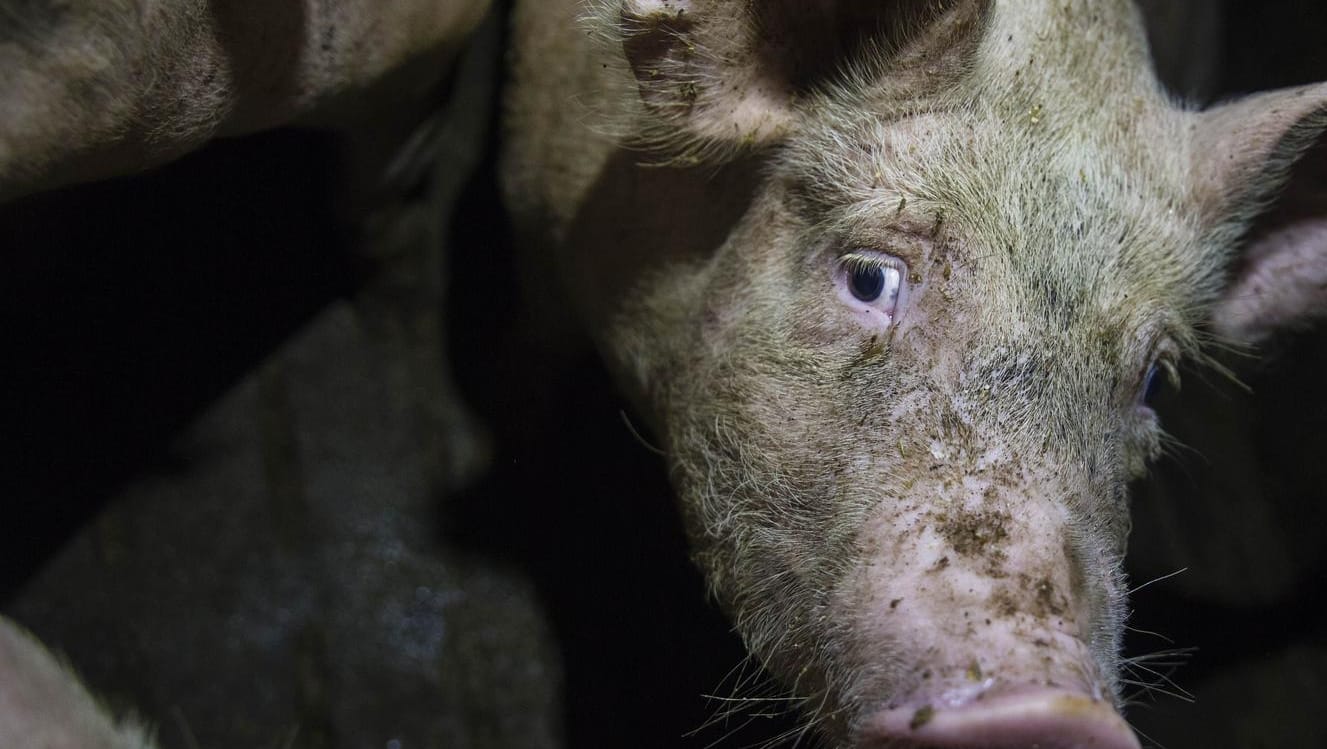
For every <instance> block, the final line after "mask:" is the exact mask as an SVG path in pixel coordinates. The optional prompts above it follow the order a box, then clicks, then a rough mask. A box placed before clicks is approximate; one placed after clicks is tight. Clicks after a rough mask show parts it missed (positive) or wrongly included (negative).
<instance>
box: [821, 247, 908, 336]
mask: <svg viewBox="0 0 1327 749" xmlns="http://www.w3.org/2000/svg"><path fill="white" fill-rule="evenodd" d="M906 272H907V268H906V266H905V265H904V263H903V261H902V260H899V259H898V258H896V257H893V256H891V255H885V254H883V253H877V252H868V251H865V250H863V251H859V252H853V253H850V254H847V255H844V256H843V257H842V258H840V259H839V269H838V274H837V276H838V277H837V280H836V285H837V286H838V287H839V297H840V298H841V299H842V300H843V301H844V302H845V303H846V304H847V305H848V306H849V307H850V308H852V309H853V310H854V311H855V312H856V313H857V314H858V316H859V317H861V318H862V319H863V321H864V322H868V323H869V324H872V326H873V327H874V326H878V325H881V324H884V325H888V324H890V323H892V322H893V321H894V318H895V317H896V316H897V314H896V313H897V310H898V306H899V297H900V295H901V294H902V292H903V279H904V277H905V274H906Z"/></svg>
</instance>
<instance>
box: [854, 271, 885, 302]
mask: <svg viewBox="0 0 1327 749" xmlns="http://www.w3.org/2000/svg"><path fill="white" fill-rule="evenodd" d="M848 290H849V291H851V292H852V295H853V296H854V297H856V298H857V299H858V300H860V301H863V302H874V301H876V300H878V299H879V298H880V296H881V295H882V294H884V293H885V269H884V268H882V267H880V266H878V265H866V264H861V265H857V266H856V267H854V268H852V270H851V272H850V273H849V275H848Z"/></svg>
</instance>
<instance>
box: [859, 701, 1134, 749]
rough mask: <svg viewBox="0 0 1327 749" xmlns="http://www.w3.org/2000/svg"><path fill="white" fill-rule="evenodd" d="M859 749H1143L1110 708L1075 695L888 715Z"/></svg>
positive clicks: (873, 721)
mask: <svg viewBox="0 0 1327 749" xmlns="http://www.w3.org/2000/svg"><path fill="white" fill-rule="evenodd" d="M857 747H858V748H859V749H885V748H886V747H889V749H902V748H903V747H917V748H919V749H920V748H922V747H929V748H931V749H942V748H945V747H951V748H952V749H976V748H977V747H981V748H982V749H1029V747H1033V748H1035V749H1139V743H1138V739H1137V738H1136V737H1135V736H1134V734H1133V731H1131V730H1129V727H1128V725H1126V724H1125V722H1124V721H1123V720H1122V719H1121V718H1120V716H1119V715H1118V714H1116V713H1115V711H1114V710H1113V709H1112V708H1111V707H1110V705H1109V704H1107V703H1104V702H1101V701H1099V700H1092V699H1089V698H1087V697H1084V696H1082V695H1079V694H1075V693H1073V692H1065V691H1057V690H1026V691H1018V692H1006V693H1003V694H995V693H987V694H984V695H982V696H980V697H977V698H976V699H974V700H971V701H970V702H968V703H967V704H964V705H958V706H955V707H950V708H943V709H942V708H931V707H929V706H925V707H922V708H898V709H894V710H885V711H882V712H880V713H878V714H877V715H875V716H873V717H872V718H870V719H869V720H868V721H867V722H866V724H865V725H864V726H863V728H862V730H861V732H860V734H859V739H858V743H857Z"/></svg>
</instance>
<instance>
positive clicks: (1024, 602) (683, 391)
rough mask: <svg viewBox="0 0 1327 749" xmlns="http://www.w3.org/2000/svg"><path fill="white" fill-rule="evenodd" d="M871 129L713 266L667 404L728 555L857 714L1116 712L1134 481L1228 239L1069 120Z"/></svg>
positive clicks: (799, 668) (730, 590)
mask: <svg viewBox="0 0 1327 749" xmlns="http://www.w3.org/2000/svg"><path fill="white" fill-rule="evenodd" d="M844 114H845V121H844V122H842V123H841V124H840V126H839V127H836V128H835V129H834V130H827V131H823V132H818V133H815V134H814V135H812V136H809V137H808V138H807V139H806V140H805V141H804V142H801V143H796V144H792V145H790V147H789V149H788V152H787V153H786V154H785V155H784V156H783V157H782V158H781V159H780V160H779V161H778V163H777V165H776V166H775V168H774V169H773V170H772V172H771V174H770V176H769V178H768V180H767V182H766V184H765V185H764V186H763V188H762V191H761V195H760V197H759V198H758V199H757V200H756V201H755V203H754V205H753V207H752V209H751V210H750V211H749V213H748V214H747V216H746V217H745V219H744V220H743V221H742V223H741V224H740V225H739V226H738V227H737V228H736V229H735V231H734V232H733V234H732V235H731V237H730V239H729V241H728V242H727V244H726V245H725V246H724V248H723V249H722V250H721V252H720V253H719V254H718V255H717V256H716V257H715V258H714V259H713V260H712V262H711V264H709V265H708V266H707V267H706V268H704V269H702V270H699V271H697V273H699V275H700V276H701V278H703V279H704V280H703V281H698V282H697V283H698V286H702V287H703V291H701V292H700V298H699V299H698V300H697V302H696V303H695V304H696V306H695V309H697V310H699V315H698V316H697V317H696V318H695V319H694V323H693V324H694V327H692V328H690V334H691V336H692V340H691V342H690V343H689V344H688V345H686V346H685V347H683V348H682V349H681V350H682V351H684V352H686V353H683V354H682V357H683V359H682V363H681V364H680V365H679V366H678V370H677V371H676V372H675V373H672V374H670V375H668V376H667V377H666V380H667V384H665V385H664V390H665V393H666V395H665V397H666V399H667V404H666V406H665V407H664V408H665V413H667V414H668V416H667V417H666V420H667V423H668V428H667V434H668V446H669V449H670V451H671V453H672V455H673V457H674V461H675V462H674V465H675V468H676V472H677V477H678V482H679V487H680V489H681V492H682V500H683V503H684V505H685V507H686V510H687V512H688V514H689V517H690V518H691V521H692V528H693V536H694V537H695V539H696V541H697V544H698V556H699V558H700V559H701V563H702V566H703V567H704V568H705V570H706V571H707V572H708V574H709V576H710V580H711V581H712V583H713V584H714V586H715V588H716V590H717V592H718V595H719V597H720V599H721V600H724V601H726V602H727V603H728V605H729V606H730V607H731V609H732V613H733V616H734V617H735V619H736V621H737V622H738V626H739V629H741V630H742V631H743V632H744V634H745V635H746V636H747V638H748V640H749V642H750V643H751V645H752V647H753V649H754V650H755V652H757V653H759V654H761V655H762V656H764V657H765V660H766V661H767V662H768V663H770V665H772V666H773V667H774V668H775V669H776V670H778V671H780V672H781V673H782V674H783V675H784V676H785V678H787V679H789V680H790V681H791V682H792V683H793V688H794V691H795V692H796V691H798V690H801V691H804V692H805V693H807V694H810V695H815V696H816V698H817V699H819V698H821V697H825V696H827V695H828V696H827V699H828V701H827V702H825V703H824V704H825V711H826V715H828V716H830V719H831V720H843V721H844V722H845V724H848V725H851V724H855V723H857V722H860V721H861V720H862V719H863V718H862V716H861V715H859V714H857V711H859V710H863V709H865V710H876V709H883V710H887V711H888V710H897V711H902V712H901V713H899V714H900V715H903V713H906V715H903V717H904V718H905V719H906V721H907V722H909V723H910V722H911V721H912V719H913V716H914V715H915V714H916V711H918V710H923V709H925V708H927V707H930V708H931V709H940V708H942V707H954V706H960V705H964V704H967V702H969V701H970V700H972V699H973V698H975V697H976V696H977V695H985V696H986V698H987V699H994V697H995V696H997V695H999V694H1000V693H1001V690H1005V689H1024V688H1029V687H1037V688H1044V689H1057V690H1059V689H1062V690H1067V691H1070V692H1072V693H1074V694H1080V695H1084V696H1087V697H1089V698H1090V699H1092V700H1097V701H1106V702H1109V701H1111V700H1112V699H1114V698H1115V697H1116V696H1117V694H1118V689H1117V683H1116V676H1115V674H1116V672H1117V670H1118V663H1117V656H1116V654H1117V652H1118V634H1119V632H1120V631H1121V628H1122V622H1123V594H1124V589H1123V583H1122V580H1121V575H1120V572H1119V566H1120V560H1121V557H1122V554H1123V551H1124V544H1125V535H1126V533H1127V530H1128V509H1127V506H1126V501H1125V486H1126V483H1127V482H1128V481H1129V480H1130V479H1132V478H1136V477H1137V476H1138V475H1140V474H1141V472H1142V468H1143V465H1144V463H1145V462H1146V460H1147V459H1148V458H1150V457H1152V456H1153V455H1155V453H1156V452H1157V450H1158V447H1159V441H1160V436H1159V434H1160V433H1159V428H1158V425H1157V422H1156V417H1155V415H1154V414H1153V412H1152V411H1151V410H1150V409H1149V408H1148V407H1147V405H1146V401H1145V393H1146V390H1147V388H1148V385H1149V383H1150V382H1155V379H1156V378H1157V377H1159V376H1164V374H1159V372H1160V373H1164V372H1168V371H1169V370H1170V369H1171V368H1172V366H1173V362H1174V361H1175V358H1176V357H1178V356H1179V355H1180V354H1181V352H1183V351H1186V350H1191V349H1192V347H1193V342H1194V341H1195V339H1196V335H1195V332H1194V326H1195V323H1196V322H1197V320H1196V319H1195V318H1194V317H1193V316H1192V314H1193V312H1194V311H1196V310H1198V309H1199V303H1198V302H1199V298H1200V296H1199V295H1200V291H1201V289H1202V288H1204V286H1205V284H1207V283H1210V281H1209V280H1208V279H1207V278H1206V277H1205V275H1204V273H1205V271H1204V268H1205V267H1208V268H1210V267H1212V264H1211V263H1205V262H1204V261H1205V258H1204V255H1203V252H1202V251H1201V245H1200V241H1199V240H1200V236H1199V235H1200V233H1199V232H1198V231H1197V229H1196V227H1193V226H1190V225H1186V222H1185V221H1184V220H1182V219H1177V218H1175V217H1174V213H1175V212H1176V211H1175V209H1174V208H1172V206H1174V205H1177V204H1178V202H1179V200H1180V198H1181V197H1182V195H1181V194H1180V193H1179V192H1178V191H1177V190H1176V189H1175V186H1173V185H1168V184H1165V183H1164V182H1161V183H1160V184H1158V180H1151V179H1148V177H1147V174H1146V173H1145V172H1141V171H1138V172H1135V173H1132V174H1131V173H1130V169H1129V167H1127V166H1123V165H1121V166H1109V165H1110V164H1112V162H1113V161H1114V159H1112V158H1109V157H1108V154H1105V153H1103V152H1102V149H1101V148H1100V147H1097V146H1095V145H1094V144H1093V143H1091V142H1090V140H1089V139H1087V138H1083V139H1082V141H1081V142H1073V143H1070V144H1066V143H1065V141H1064V139H1062V138H1059V137H1056V138H1055V140H1056V141H1057V142H1056V143H1055V146H1054V147H1049V148H1048V147H1047V144H1046V143H1045V142H1044V141H1043V140H1042V139H1043V138H1045V137H1046V135H1047V133H1053V128H1055V127H1056V125H1054V124H1050V123H1047V122H1046V121H1042V122H1037V123H1034V122H1032V121H1031V119H1030V118H1026V117H1024V118H1022V121H1021V122H1020V121H1019V119H1014V120H1013V122H1012V123H1010V121H1009V120H1008V119H1007V115H1004V116H1002V114H1001V113H999V112H998V111H985V112H976V113H963V114H959V115H956V114H955V113H953V112H934V113H933V112H926V113H912V114H908V115H906V116H903V117H901V118H897V119H896V118H894V117H893V116H892V113H891V114H890V115H887V116H885V117H880V116H879V115H878V114H877V113H871V112H869V110H868V113H864V114H863V115H861V116H859V117H855V118H850V117H847V116H846V115H847V114H848V113H847V112H845V113H844ZM1013 114H1014V115H1015V117H1016V116H1017V115H1016V113H1013ZM1011 130H1021V132H1018V133H1017V137H1011V135H1013V133H1011V132H1010V131H1011ZM845 144H846V149H847V151H848V152H847V153H844V152H843V149H844V148H845ZM1130 145H1132V146H1134V147H1135V148H1139V150H1140V151H1141V150H1143V147H1142V145H1141V144H1130ZM836 148H837V149H838V150H837V152H836V151H835V150H831V149H836ZM1156 158H1159V159H1165V158H1168V156H1167V154H1164V153H1161V154H1157V155H1156ZM1141 161H1143V159H1141V158H1140V162H1141ZM1089 170H1090V171H1092V172H1093V175H1094V176H1093V179H1094V181H1093V184H1092V186H1091V187H1085V185H1084V177H1083V175H1084V174H1085V173H1086V172H1088V171H1089ZM1001 196H1009V197H1008V199H1003V198H1002V197H1001ZM1001 203H1005V204H1001ZM846 727H847V725H845V728H846Z"/></svg>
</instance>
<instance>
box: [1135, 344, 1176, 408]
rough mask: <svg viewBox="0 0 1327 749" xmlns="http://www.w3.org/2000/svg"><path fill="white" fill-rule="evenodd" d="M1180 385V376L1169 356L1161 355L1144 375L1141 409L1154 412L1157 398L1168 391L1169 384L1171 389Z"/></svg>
mask: <svg viewBox="0 0 1327 749" xmlns="http://www.w3.org/2000/svg"><path fill="white" fill-rule="evenodd" d="M1178 383H1179V375H1178V374H1177V372H1176V371H1175V365H1174V364H1173V363H1172V361H1171V359H1170V358H1169V357H1168V356H1165V355H1161V356H1158V357H1157V358H1155V359H1153V360H1152V363H1151V364H1149V365H1148V367H1147V372H1146V373H1145V374H1144V375H1143V381H1142V384H1141V387H1140V388H1139V391H1138V405H1139V407H1141V408H1144V409H1147V410H1149V411H1150V410H1152V407H1153V405H1154V403H1155V401H1156V398H1157V396H1158V395H1159V394H1160V393H1161V392H1162V391H1164V390H1165V389H1166V386H1167V385H1168V384H1169V385H1170V386H1171V387H1175V386H1177V385H1178Z"/></svg>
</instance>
